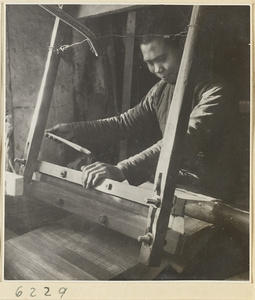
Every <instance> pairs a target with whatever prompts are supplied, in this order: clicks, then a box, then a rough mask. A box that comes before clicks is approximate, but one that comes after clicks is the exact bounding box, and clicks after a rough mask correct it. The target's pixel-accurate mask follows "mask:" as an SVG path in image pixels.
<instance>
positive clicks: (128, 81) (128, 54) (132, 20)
mask: <svg viewBox="0 0 255 300" xmlns="http://www.w3.org/2000/svg"><path fill="white" fill-rule="evenodd" d="M135 26H136V12H135V11H132V12H129V13H128V18H127V31H126V40H125V62H124V76H123V92H122V108H121V112H122V113H124V112H125V111H127V110H128V109H129V108H130V102H131V90H132V89H131V88H132V72H133V56H134V43H135ZM126 158H127V141H126V140H125V141H121V142H120V155H119V160H120V161H121V160H123V159H126Z"/></svg>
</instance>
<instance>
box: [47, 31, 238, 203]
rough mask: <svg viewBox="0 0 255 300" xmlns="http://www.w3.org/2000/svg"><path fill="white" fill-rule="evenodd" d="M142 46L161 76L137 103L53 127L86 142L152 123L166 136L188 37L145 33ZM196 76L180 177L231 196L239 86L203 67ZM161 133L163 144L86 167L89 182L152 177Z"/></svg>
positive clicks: (125, 133) (122, 135)
mask: <svg viewBox="0 0 255 300" xmlns="http://www.w3.org/2000/svg"><path fill="white" fill-rule="evenodd" d="M140 47H141V52H142V56H143V60H144V61H145V63H146V64H147V66H148V69H149V71H150V72H151V73H153V74H154V75H156V76H157V77H158V78H159V79H160V81H159V82H158V83H157V84H156V85H155V86H154V87H153V88H152V89H151V90H150V91H149V93H148V94H147V95H146V97H145V98H144V99H143V100H142V101H141V102H140V103H139V104H138V105H137V106H135V107H134V108H132V109H130V110H129V111H127V112H126V113H124V114H122V115H120V116H118V117H112V118H108V119H103V120H97V121H90V122H79V123H70V124H59V125H56V126H55V127H53V128H51V129H49V130H48V132H51V133H54V134H56V135H59V136H61V137H64V138H66V139H69V140H72V139H75V140H76V142H77V143H78V144H80V145H82V146H85V147H86V145H88V144H89V143H90V142H91V141H92V140H93V139H95V138H96V139H100V138H104V139H108V138H109V139H110V140H111V142H114V141H117V140H120V139H126V138H128V137H129V136H130V134H132V133H133V132H135V131H136V130H137V129H138V128H139V129H142V128H144V130H145V129H146V128H147V127H149V126H150V125H153V126H159V127H160V130H161V132H162V135H163V134H164V130H165V125H166V120H167V115H168V111H169V107H170V105H171V101H172V96H173V92H174V87H175V83H176V80H177V75H178V71H179V67H180V62H181V57H182V51H183V42H182V38H181V37H175V38H171V37H170V38H169V37H165V36H164V35H154V34H152V35H147V36H144V37H143V38H141V41H140ZM195 76H196V78H195V83H196V84H195V90H194V94H193V95H190V96H191V97H192V98H193V108H192V112H191V115H190V120H189V126H188V130H187V135H186V138H185V143H184V147H183V151H182V153H181V155H182V158H183V163H182V170H181V171H180V176H179V181H180V182H181V183H183V182H184V183H185V184H189V185H191V187H192V188H195V190H196V191H198V192H201V193H206V194H210V195H211V196H215V197H218V198H221V199H224V200H226V201H229V200H232V194H233V193H234V187H235V185H236V180H237V176H236V174H237V168H236V163H235V162H236V145H235V139H234V138H233V134H234V127H235V121H236V115H237V107H236V101H234V95H233V94H234V93H233V89H232V88H231V87H230V86H229V84H228V83H226V82H225V81H224V80H223V78H221V77H220V76H216V75H215V74H213V73H211V72H208V71H205V70H202V68H200V70H199V72H197V74H195ZM161 138H162V136H161V137H159V141H158V143H157V144H155V145H152V146H151V147H150V148H148V149H146V150H144V151H143V152H141V153H139V154H137V155H135V156H133V157H130V158H128V159H126V160H124V161H121V162H119V163H118V164H117V165H110V164H105V163H101V162H95V163H93V164H90V165H87V166H82V168H81V169H82V172H83V175H82V176H83V177H82V182H83V185H84V186H85V187H86V188H90V187H93V186H95V185H97V184H98V183H99V181H100V180H101V179H103V178H111V179H113V180H117V181H123V180H125V179H127V180H128V182H129V183H130V184H134V185H139V184H141V183H142V182H145V181H147V180H149V179H150V178H151V176H152V175H153V174H154V173H155V170H156V166H157V162H158V158H159V153H160V149H161ZM186 178H188V179H190V178H191V179H192V180H191V181H190V180H186ZM183 179H185V180H183Z"/></svg>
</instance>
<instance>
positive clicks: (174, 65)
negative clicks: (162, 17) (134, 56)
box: [140, 35, 183, 84]
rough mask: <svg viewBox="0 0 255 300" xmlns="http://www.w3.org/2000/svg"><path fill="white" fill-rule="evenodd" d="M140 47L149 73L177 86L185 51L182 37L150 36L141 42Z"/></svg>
mask: <svg viewBox="0 0 255 300" xmlns="http://www.w3.org/2000/svg"><path fill="white" fill-rule="evenodd" d="M140 47H141V51H142V55H143V60H144V61H145V63H146V64H147V66H148V69H149V71H150V72H151V73H152V74H154V75H156V76H157V77H159V78H160V79H162V80H164V81H166V82H169V83H171V84H175V83H176V79H177V75H178V71H179V68H180V63H181V57H182V50H183V47H182V43H181V42H180V37H176V38H172V37H171V38H165V37H163V36H157V35H148V36H145V37H144V38H143V39H141V40H140Z"/></svg>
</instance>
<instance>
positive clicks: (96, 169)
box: [81, 162, 126, 188]
mask: <svg viewBox="0 0 255 300" xmlns="http://www.w3.org/2000/svg"><path fill="white" fill-rule="evenodd" d="M81 170H82V173H83V174H82V184H83V186H84V187H86V188H91V187H94V186H96V185H97V184H98V183H99V181H100V180H101V179H104V178H109V179H113V180H116V181H123V180H125V179H126V178H125V175H124V174H123V172H122V171H121V169H119V168H118V167H117V166H114V165H110V164H106V163H101V162H95V163H93V164H91V165H88V166H82V167H81Z"/></svg>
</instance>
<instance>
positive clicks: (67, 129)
mask: <svg viewBox="0 0 255 300" xmlns="http://www.w3.org/2000/svg"><path fill="white" fill-rule="evenodd" d="M47 133H53V134H55V135H57V136H60V137H62V138H64V139H66V140H68V141H73V140H74V139H75V135H74V132H73V128H72V126H71V125H70V124H68V123H62V124H57V125H56V126H54V127H52V128H49V129H46V130H45V134H46V136H47ZM49 138H51V137H49Z"/></svg>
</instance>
